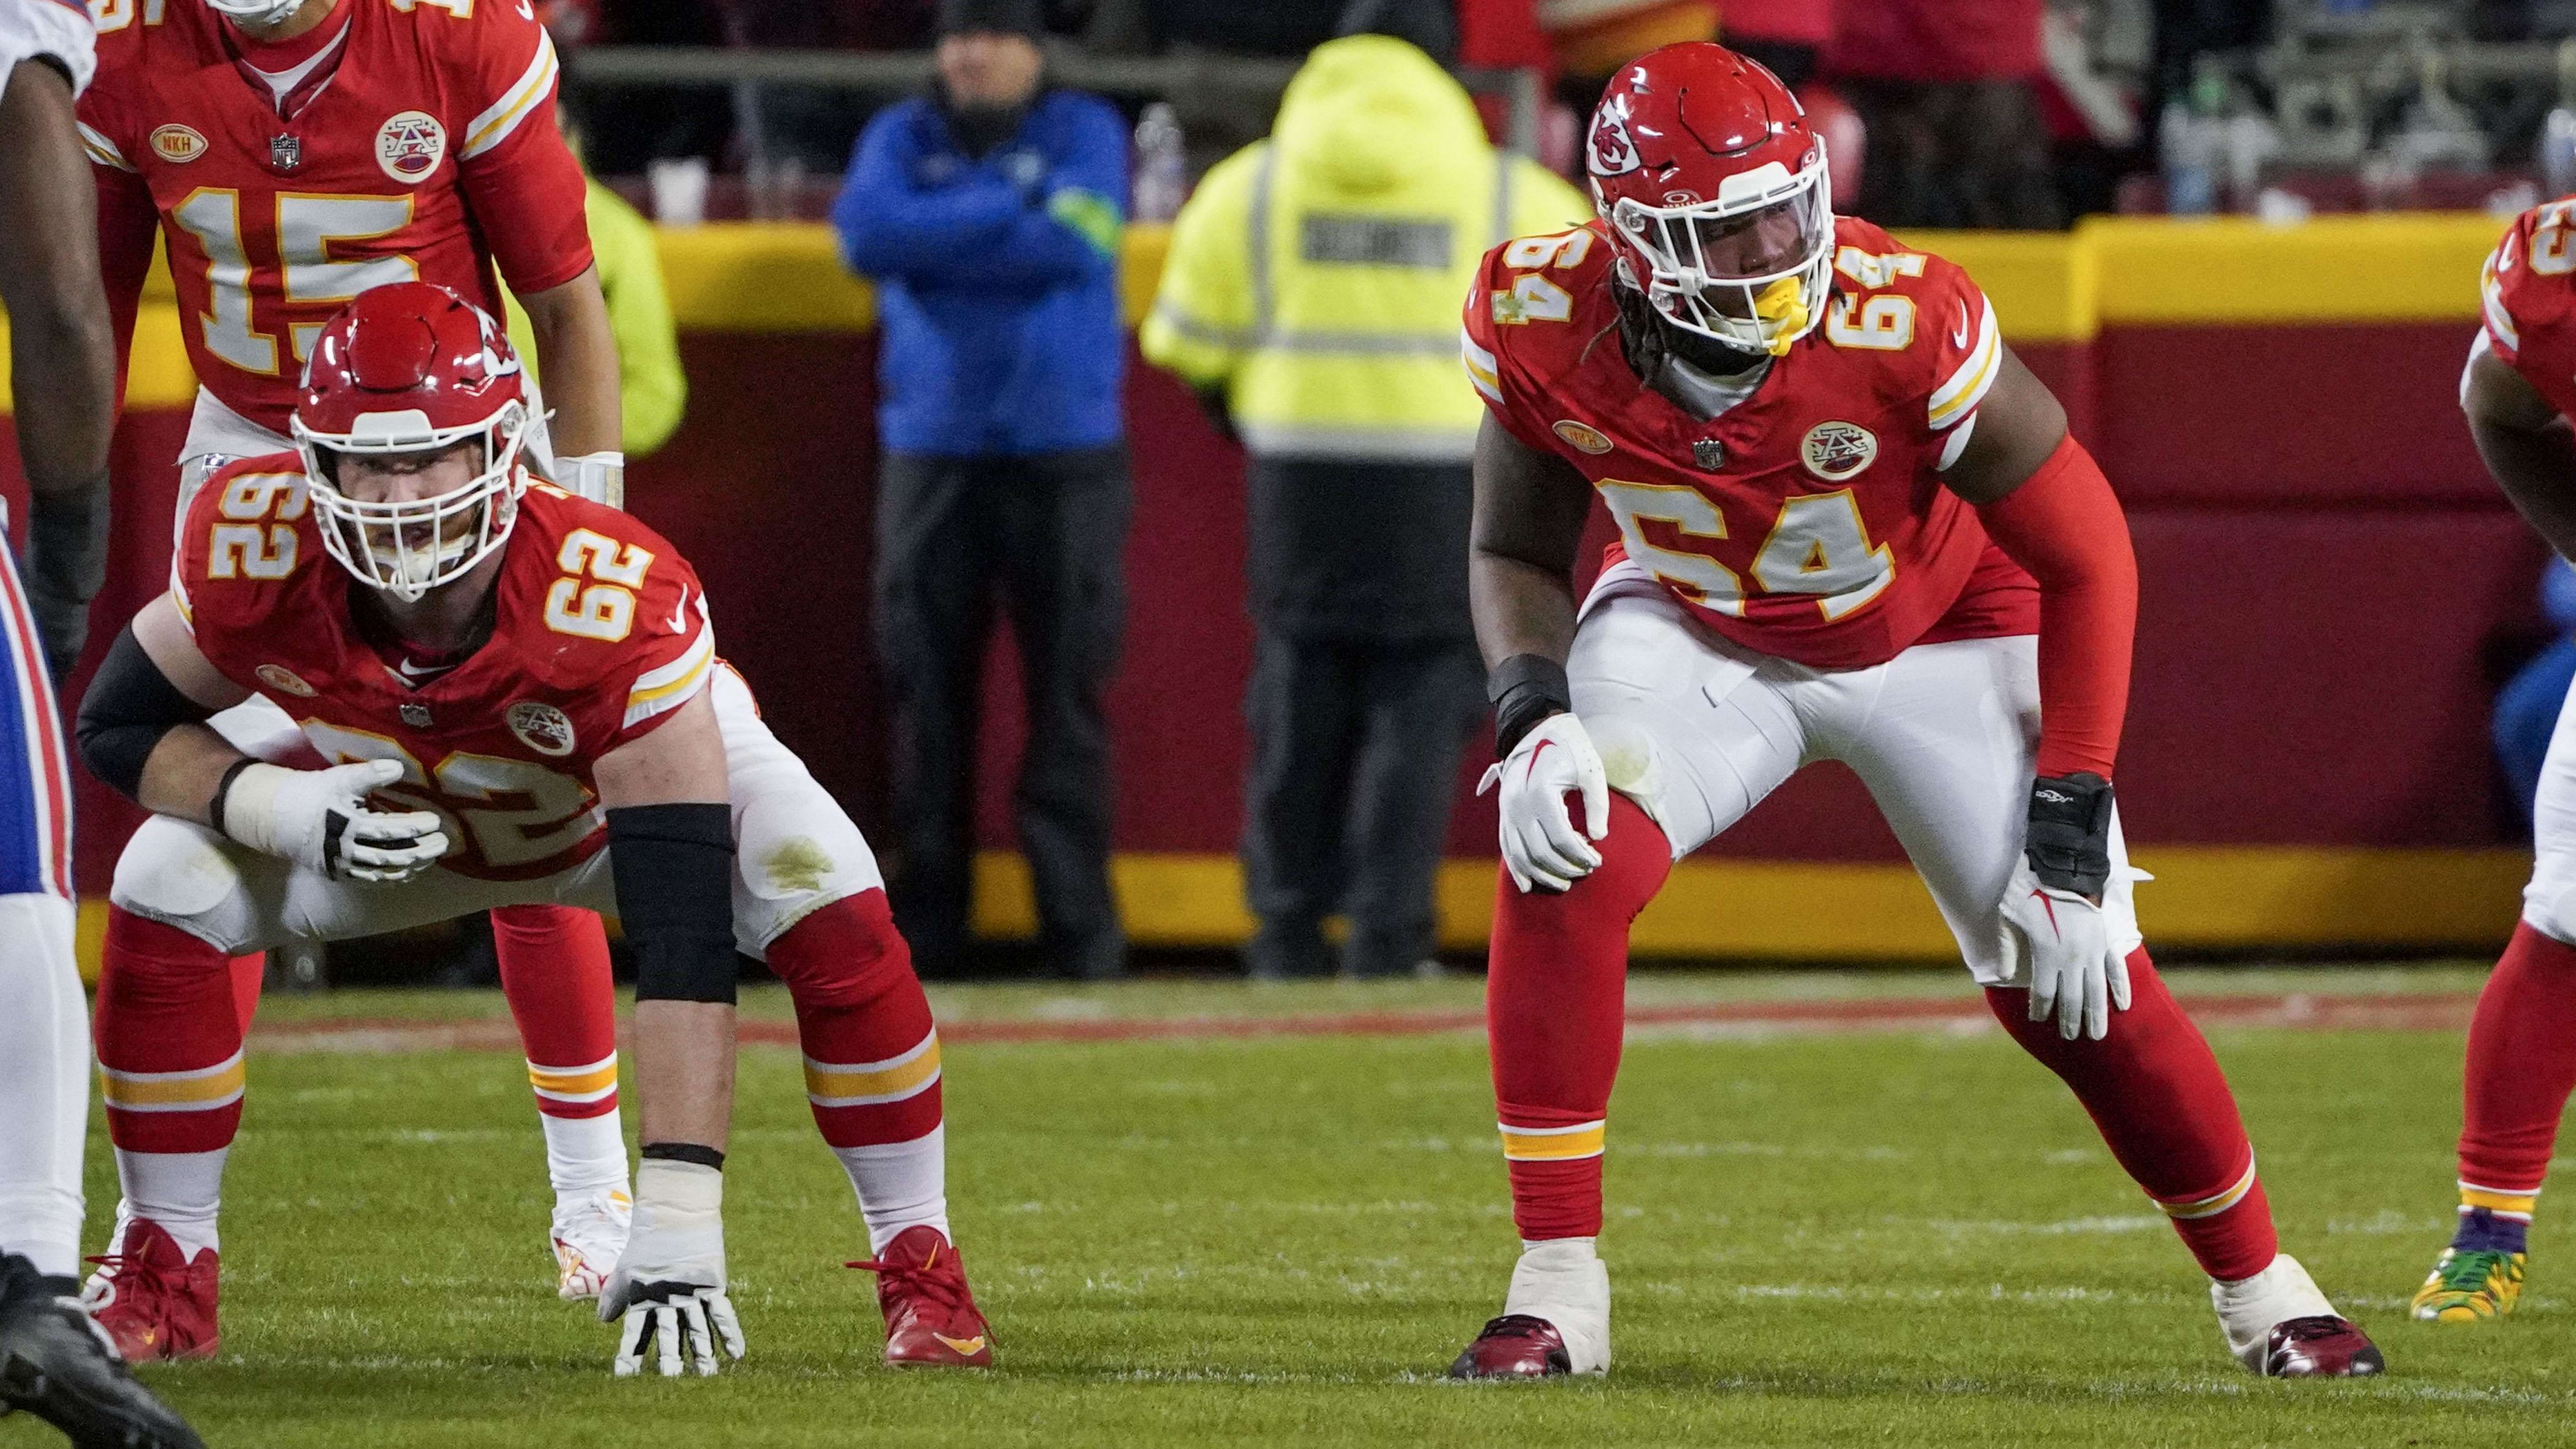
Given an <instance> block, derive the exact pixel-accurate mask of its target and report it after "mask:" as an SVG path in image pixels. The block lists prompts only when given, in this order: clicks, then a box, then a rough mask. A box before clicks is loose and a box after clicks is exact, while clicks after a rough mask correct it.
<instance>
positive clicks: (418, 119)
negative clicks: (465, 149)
mask: <svg viewBox="0 0 2576 1449" xmlns="http://www.w3.org/2000/svg"><path fill="white" fill-rule="evenodd" d="M446 155H447V128H446V127H445V126H442V125H440V124H438V118H437V117H436V116H433V115H431V114H430V113H429V112H427V111H399V112H396V113H395V114H393V115H392V116H389V117H387V118H386V119H385V123H384V124H383V125H381V126H378V127H377V128H376V164H377V165H378V166H381V167H383V168H384V170H385V174H386V175H387V176H390V177H392V178H393V179H394V180H396V181H398V182H401V183H402V184H403V185H405V186H409V185H412V184H413V183H415V182H418V181H422V180H425V179H427V177H428V176H429V173H431V172H432V171H435V170H437V169H438V163H439V161H440V160H441V159H443V158H444V157H445V156H446Z"/></svg>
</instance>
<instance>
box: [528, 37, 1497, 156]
mask: <svg viewBox="0 0 2576 1449" xmlns="http://www.w3.org/2000/svg"><path fill="white" fill-rule="evenodd" d="M565 59H566V63H567V65H568V66H569V68H570V70H571V72H572V75H573V78H574V79H575V80H578V81H582V82H585V83H605V84H611V85H639V86H728V87H732V88H734V89H735V91H736V94H737V96H741V97H744V98H745V99H746V100H747V101H748V102H749V103H750V104H751V105H752V106H753V108H755V109H756V108H757V104H758V103H757V92H758V90H759V88H761V87H764V86H801V87H809V88H815V89H823V90H840V91H849V92H853V93H857V94H863V95H873V96H879V97H886V98H892V97H896V96H902V95H908V94H910V93H912V92H914V91H917V90H919V89H920V88H921V87H922V86H924V85H926V84H928V83H929V80H930V75H931V59H930V55H929V53H928V52H925V51H854V50H749V49H741V50H738V49H733V48H731V47H725V46H685V45H593V46H584V47H582V48H580V49H577V50H572V51H568V52H567V53H566V57H565ZM1297 66H1298V62H1296V61H1293V60H1266V59H1257V58H1252V57H1245V56H1228V55H1218V54H1213V53H1209V52H1189V53H1181V54H1173V55H1161V56H1109V55H1094V54H1091V53H1089V52H1087V51H1083V50H1080V49H1077V48H1075V47H1072V46H1066V45H1059V44H1050V45H1049V46H1048V47H1047V70H1048V73H1049V74H1050V75H1051V76H1053V77H1054V79H1055V80H1056V81H1057V82H1058V83H1059V84H1062V85H1066V86H1071V87H1074V88H1075V89H1078V90H1086V91H1096V92H1099V93H1101V94H1103V95H1111V96H1125V97H1136V98H1147V99H1171V98H1187V97H1194V96H1198V97H1210V98H1219V97H1221V98H1227V99H1237V100H1246V101H1256V102H1259V103H1262V104H1265V105H1267V106H1270V107H1276V106H1277V105H1278V103H1279V96H1280V93H1281V92H1283V91H1285V90H1286V89H1287V88H1288V80H1289V78H1290V77H1291V76H1294V75H1295V74H1296V73H1297ZM1452 73H1453V74H1455V75H1456V76H1457V77H1458V79H1459V82H1460V83H1461V84H1463V85H1465V86H1466V87H1467V89H1468V90H1470V91H1473V92H1475V93H1477V94H1480V95H1496V96H1500V97H1502V98H1503V99H1504V101H1505V104H1506V114H1507V117H1508V122H1507V125H1506V131H1505V137H1504V144H1505V145H1506V146H1508V147H1509V148H1510V149H1512V150H1514V151H1517V152H1520V153H1521V154H1523V155H1535V154H1537V152H1538V147H1539V124H1540V113H1541V111H1542V109H1543V107H1544V104H1545V96H1544V95H1543V93H1542V89H1541V86H1540V82H1539V77H1538V73H1537V72H1535V71H1530V70H1495V69H1488V68H1483V67H1465V68H1461V69H1458V70H1456V71H1453V72H1452Z"/></svg>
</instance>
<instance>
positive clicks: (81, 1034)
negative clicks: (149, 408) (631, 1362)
mask: <svg viewBox="0 0 2576 1449" xmlns="http://www.w3.org/2000/svg"><path fill="white" fill-rule="evenodd" d="M94 56H95V51H94V48H93V41H92V37H91V29H90V18H89V12H88V11H87V10H85V9H83V8H82V7H81V6H80V5H79V4H78V3H76V0H0V304H5V305H6V307H7V308H8V313H9V330H10V333H11V336H10V339H9V340H10V350H11V353H12V358H13V360H14V362H15V364H16V367H15V371H14V373H13V375H12V376H11V378H10V391H11V393H12V395H13V400H14V402H15V407H14V409H13V410H14V411H15V413H16V415H17V432H18V455H19V458H20V460H21V461H22V462H23V463H24V464H25V467H26V475H27V484H28V495H29V497H28V504H29V506H28V509H27V516H26V517H25V518H22V519H15V520H10V522H9V528H8V532H9V534H10V536H11V538H12V539H15V540H17V541H20V542H22V543H23V545H24V548H25V558H26V562H25V565H24V569H23V572H22V570H21V567H20V565H19V562H18V559H17V557H16V550H14V549H12V548H10V547H9V546H8V541H7V540H0V1414H6V1413H8V1412H9V1411H11V1410H13V1409H25V1410H27V1411H29V1412H30V1413H33V1414H35V1415H37V1416H38V1417H40V1418H43V1419H44V1420H45V1421H46V1422H48V1423H51V1424H53V1425H54V1426H55V1427H57V1428H59V1429H61V1430H62V1431H63V1432H64V1433H66V1434H68V1435H69V1436H71V1440H72V1442H73V1443H74V1444H75V1445H79V1446H82V1449H91V1446H116V1449H203V1446H202V1445H201V1444H200V1443H199V1442H198V1439H197V1436H196V1435H195V1434H193V1433H191V1432H190V1431H189V1429H188V1426H187V1425H185V1424H183V1423H181V1422H180V1421H179V1418H178V1416H177V1415H175V1414H172V1413H171V1412H170V1411H169V1410H168V1409H166V1408H164V1407H162V1405H161V1404H160V1403H159V1402H158V1401H157V1400H155V1399H154V1398H153V1397H152V1395H151V1394H150V1393H149V1392H147V1391H146V1390H145V1389H144V1388H143V1386H142V1385H141V1384H138V1383H136V1382H135V1380H134V1376H133V1375H132V1374H130V1373H128V1372H127V1371H126V1368H125V1365H124V1364H123V1363H122V1362H120V1361H119V1360H118V1356H117V1353H116V1349H115V1347H114V1345H113V1344H112V1343H111V1342H110V1341H109V1340H108V1338H107V1336H106V1334H104V1333H103V1332H101V1331H100V1329H99V1328H98V1325H97V1324H95V1323H93V1322H92V1321H91V1320H90V1318H89V1315H88V1314H87V1312H86V1311H85V1310H84V1309H83V1308H82V1306H81V1303H80V1300H79V1298H78V1296H77V1294H78V1289H79V1279H78V1278H77V1277H75V1276H74V1275H75V1274H77V1273H78V1271H79V1269H80V1233H81V1149H82V1145H83V1140H84V1139H85V1138H86V1136H87V1135H88V1129H89V1050H88V1030H87V1024H88V1023H87V1012H86V1011H85V1009H84V1007H83V1004H82V1001H81V982H80V969H79V967H78V966H77V965H76V964H74V962H73V959H72V921H73V911H72V875H71V864H72V851H71V793H72V790H71V767H70V761H69V759H68V758H67V756H66V754H65V751H64V748H63V746H64V741H63V727H62V721H61V719H60V718H59V717H58V716H57V714H56V712H55V709H54V685H53V679H54V678H57V677H59V674H60V671H61V670H63V669H65V668H68V667H69V665H70V663H71V662H72V661H73V660H74V659H76V658H77V657H78V656H79V654H80V646H81V639H82V636H83V634H84V633H85V631H86V629H87V625H88V615H89V600H90V596H91V595H92V594H94V593H96V592H97V590H98V587H99V583H100V581H101V579H102V578H103V577H104V575H105V573H106V559H107V521H108V520H107V509H108V489H107V449H108V436H109V433H110V432H111V431H112V429H113V428H114V426H115V422H116V397H115V389H116V356H115V346H114V343H113V342H112V341H111V340H110V337H109V330H108V316H107V298H106V296H105V294H104V293H102V292H101V291H100V290H99V285H98V252H97V250H96V246H95V242H94V239H93V236H92V233H91V228H90V208H91V204H92V203H91V196H90V188H89V178H88V176H87V175H86V174H85V173H86V171H87V167H86V166H85V165H84V164H83V163H82V160H81V147H80V140H79V133H78V130H77V128H76V126H75V123H74V120H73V105H74V98H75V97H76V96H77V95H78V94H79V93H80V91H81V88H82V87H84V86H86V85H87V84H88V83H89V81H90V77H91V70H92V64H93V61H94Z"/></svg>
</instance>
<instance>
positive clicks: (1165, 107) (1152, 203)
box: [1128, 101, 1190, 222]
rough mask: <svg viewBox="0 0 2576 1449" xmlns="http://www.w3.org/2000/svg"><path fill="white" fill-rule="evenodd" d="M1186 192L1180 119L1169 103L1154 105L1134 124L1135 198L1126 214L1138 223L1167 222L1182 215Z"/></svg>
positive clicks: (1187, 165)
mask: <svg viewBox="0 0 2576 1449" xmlns="http://www.w3.org/2000/svg"><path fill="white" fill-rule="evenodd" d="M1189 189H1190V184H1189V162H1188V160H1187V158H1186V157H1185V156H1183V154H1182V151H1181V120H1180V117H1179V116H1178V115H1177V114H1175V113H1174V112H1173V110H1172V106H1171V103H1170V102H1169V101H1156V102H1154V103H1153V104H1152V105H1150V106H1147V107H1146V108H1145V114H1144V117H1143V119H1141V120H1139V121H1137V123H1136V195H1135V204H1134V206H1133V207H1131V208H1130V209H1129V212H1128V214H1129V215H1130V216H1131V217H1132V218H1134V219H1135V220H1137V221H1143V222H1168V221H1170V220H1171V219H1172V218H1173V217H1176V216H1178V215H1180V214H1181V201H1182V199H1183V198H1184V197H1186V196H1187V195H1188V194H1189Z"/></svg>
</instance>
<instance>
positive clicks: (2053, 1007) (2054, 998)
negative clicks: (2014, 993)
mask: <svg viewBox="0 0 2576 1449" xmlns="http://www.w3.org/2000/svg"><path fill="white" fill-rule="evenodd" d="M2003 918H2004V923H2003V934H2004V940H2003V948H2004V960H2005V961H2006V962H2007V963H2008V964H2010V966H2011V968H2012V975H2013V978H2014V979H2020V978H2021V975H2022V969H2023V967H2025V966H2027V967H2028V969H2029V972H2030V974H2029V977H2028V980H2029V983H2030V1019H2031V1020H2033V1021H2046V1020H2048V1018H2049V1017H2050V1016H2052V1015H2054V1016H2055V1017H2056V1018H2057V1034H2058V1035H2059V1036H2062V1037H2064V1038H2066V1039H2067V1040H2068V1041H2073V1040H2074V1039H2075V1036H2076V1033H2077V1032H2079V1031H2080V1032H2082V1033H2083V1034H2084V1035H2086V1036H2088V1037H2091V1038H2092V1039H2093V1040H2095V1041H2100V1040H2101V1039H2102V1038H2103V1037H2105V1036H2107V1035H2109V1034H2110V1031H2111V1013H2112V1012H2114V1011H2126V1010H2128V1009H2129V963H2128V961H2127V959H2126V958H2124V957H2122V956H2121V955H2120V952H2119V949H2118V948H2117V947H2116V946H2115V945H2113V944H2112V941H2111V928H2110V921H2109V918H2108V917H2106V916H2104V915H2103V914H2102V908H2101V907H2100V906H2097V905H2095V904H2094V903H2093V902H2092V901H2090V900H2088V899H2086V898H2085V897H2083V896H2080V895H2077V894H2076V893H2075V892H2073V891H2069V890H2059V889H2056V888H2054V887H2050V886H2045V885H2042V884H2040V881H2039V877H2038V876H2037V875H2035V874H2033V873H2032V871H2031V868H2030V857H2029V856H2027V855H2024V856H2022V857H2020V858H2018V859H2016V860H2015V861H2014V862H2013V873H2012V880H2011V882H2010V883H2008V884H2007V885H2005V887H2004V900H2003Z"/></svg>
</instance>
